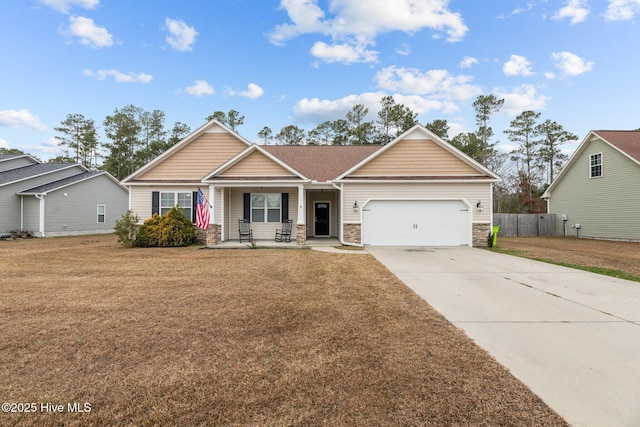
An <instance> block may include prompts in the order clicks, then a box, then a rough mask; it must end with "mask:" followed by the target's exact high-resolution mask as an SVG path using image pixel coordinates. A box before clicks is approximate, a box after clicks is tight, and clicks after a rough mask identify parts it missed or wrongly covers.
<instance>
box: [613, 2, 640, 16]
mask: <svg viewBox="0 0 640 427" xmlns="http://www.w3.org/2000/svg"><path fill="white" fill-rule="evenodd" d="M636 13H640V0H609V7H608V8H607V12H606V13H605V15H604V16H605V18H606V19H607V20H608V21H623V20H628V19H633V16H634V15H635V14H636Z"/></svg>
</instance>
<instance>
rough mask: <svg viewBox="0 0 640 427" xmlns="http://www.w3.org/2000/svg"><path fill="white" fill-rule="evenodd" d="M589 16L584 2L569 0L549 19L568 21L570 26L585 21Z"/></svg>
mask: <svg viewBox="0 0 640 427" xmlns="http://www.w3.org/2000/svg"><path fill="white" fill-rule="evenodd" d="M588 15H589V8H588V7H587V5H586V1H585V0H569V1H568V2H567V5H566V6H565V7H563V8H562V9H560V10H559V11H558V12H557V13H556V14H555V15H553V16H552V17H551V18H552V19H555V20H556V21H561V20H563V19H565V18H568V19H569V23H570V24H571V25H573V24H578V23H580V22H582V21H584V20H585V19H587V16H588Z"/></svg>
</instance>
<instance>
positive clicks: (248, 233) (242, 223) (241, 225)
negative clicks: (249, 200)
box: [238, 218, 253, 243]
mask: <svg viewBox="0 0 640 427" xmlns="http://www.w3.org/2000/svg"><path fill="white" fill-rule="evenodd" d="M238 234H239V235H240V243H242V238H243V237H244V238H245V240H247V239H249V241H250V242H251V241H253V230H252V229H251V223H250V222H249V220H247V219H240V218H238Z"/></svg>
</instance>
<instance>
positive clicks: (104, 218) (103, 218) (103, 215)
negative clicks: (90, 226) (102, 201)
mask: <svg viewBox="0 0 640 427" xmlns="http://www.w3.org/2000/svg"><path fill="white" fill-rule="evenodd" d="M100 208H102V213H100ZM100 215H102V221H100ZM96 221H97V224H106V223H107V205H96Z"/></svg>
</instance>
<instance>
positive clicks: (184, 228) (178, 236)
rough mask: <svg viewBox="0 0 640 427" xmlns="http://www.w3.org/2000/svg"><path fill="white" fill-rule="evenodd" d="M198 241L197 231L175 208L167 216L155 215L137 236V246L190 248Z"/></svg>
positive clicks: (147, 221) (141, 227)
mask: <svg viewBox="0 0 640 427" xmlns="http://www.w3.org/2000/svg"><path fill="white" fill-rule="evenodd" d="M195 241H196V229H195V226H194V225H193V223H192V222H191V220H190V219H188V218H186V217H185V216H184V215H183V214H182V210H181V209H179V208H177V207H173V208H171V210H170V211H169V212H167V213H166V214H165V215H162V216H159V215H158V214H154V215H153V216H152V217H151V218H149V219H148V220H146V221H145V222H144V224H142V226H140V229H139V230H138V234H137V236H136V246H140V247H155V246H159V247H175V246H189V245H191V244H193V243H195Z"/></svg>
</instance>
